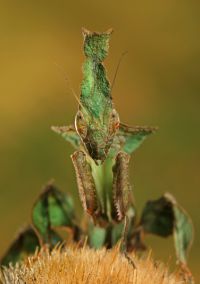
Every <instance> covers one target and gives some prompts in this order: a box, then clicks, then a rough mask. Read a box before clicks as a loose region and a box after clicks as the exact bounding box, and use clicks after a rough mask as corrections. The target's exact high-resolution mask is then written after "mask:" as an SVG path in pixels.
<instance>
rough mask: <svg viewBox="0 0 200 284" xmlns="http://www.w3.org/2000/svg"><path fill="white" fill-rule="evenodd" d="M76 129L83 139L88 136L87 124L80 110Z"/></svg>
mask: <svg viewBox="0 0 200 284" xmlns="http://www.w3.org/2000/svg"><path fill="white" fill-rule="evenodd" d="M75 128H76V131H77V132H78V134H79V135H80V136H81V138H82V139H85V138H86V136H87V124H86V121H85V119H84V117H83V114H82V112H81V111H80V110H79V111H78V112H77V114H76V117H75Z"/></svg>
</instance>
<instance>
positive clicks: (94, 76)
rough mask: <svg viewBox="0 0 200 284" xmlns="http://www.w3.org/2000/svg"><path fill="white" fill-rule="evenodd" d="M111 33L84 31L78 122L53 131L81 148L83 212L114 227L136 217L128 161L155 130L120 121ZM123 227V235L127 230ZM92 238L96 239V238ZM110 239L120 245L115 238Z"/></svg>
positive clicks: (76, 161) (78, 160)
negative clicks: (111, 73) (109, 65)
mask: <svg viewBox="0 0 200 284" xmlns="http://www.w3.org/2000/svg"><path fill="white" fill-rule="evenodd" d="M111 33H112V31H111V30H109V31H107V32H105V33H96V32H94V33H92V32H89V31H87V30H85V29H84V30H83V36H84V54H85V57H86V59H85V62H84V64H83V81H82V84H81V94H80V101H79V106H78V112H77V114H76V116H75V123H74V125H71V126H68V127H67V126H64V127H52V129H53V130H54V131H55V132H57V133H60V134H61V135H62V136H63V137H64V138H65V140H67V141H68V142H70V143H71V144H72V145H73V146H74V147H75V148H76V149H77V151H76V152H75V153H74V154H73V155H72V161H73V164H74V167H75V171H76V177H77V183H78V189H79V194H80V199H81V201H82V205H83V208H84V210H85V211H86V212H87V213H88V214H89V215H90V216H91V217H92V218H93V220H94V223H95V224H98V225H99V226H100V227H109V226H112V228H114V227H113V224H116V223H122V225H123V222H122V221H123V220H124V218H125V217H126V216H129V218H132V219H133V218H134V215H135V209H134V204H133V196H132V188H131V185H130V184H129V177H128V165H129V158H130V154H131V153H132V152H134V151H135V150H136V149H137V148H138V147H139V145H140V144H141V143H142V142H143V140H144V139H145V138H146V136H148V135H149V134H151V133H153V132H154V131H155V128H152V127H138V126H136V127H129V126H127V125H125V124H122V123H120V119H119V115H118V113H117V111H116V110H115V108H114V105H113V101H112V94H111V86H110V83H109V81H108V79H107V75H106V70H105V67H104V65H103V61H104V59H105V58H106V56H107V55H108V49H109V40H110V36H111ZM127 226H128V224H127ZM120 228H121V229H120V230H121V231H122V229H123V226H121V227H120ZM107 231H109V230H107ZM111 231H112V229H111ZM118 231H119V229H118ZM90 235H91V238H92V235H93V234H90ZM101 235H102V236H103V235H104V234H101ZM115 235H117V232H116V233H115ZM118 235H119V236H120V234H118ZM106 238H107V239H108V236H104V239H102V242H108V240H106ZM109 238H110V239H113V240H115V241H114V242H116V241H117V238H116V237H115V236H113V237H112V236H109ZM91 241H92V240H91ZM110 243H111V244H113V242H112V241H110Z"/></svg>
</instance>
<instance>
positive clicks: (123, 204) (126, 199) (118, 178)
mask: <svg viewBox="0 0 200 284" xmlns="http://www.w3.org/2000/svg"><path fill="white" fill-rule="evenodd" d="M129 159H130V156H129V155H128V154H126V153H124V152H119V153H118V155H117V157H116V162H115V165H114V166H113V187H112V191H113V207H114V210H113V217H114V219H115V220H116V221H117V222H122V220H124V230H123V232H122V236H121V237H122V240H121V251H122V253H124V255H125V257H126V258H127V260H128V261H129V262H130V264H131V265H132V266H133V267H134V268H136V266H135V263H134V261H133V260H132V259H131V258H130V256H129V255H128V254H127V237H128V230H129V222H130V220H129V217H128V209H129V208H130V206H131V205H133V196H132V188H131V185H130V183H129V175H128V166H129Z"/></svg>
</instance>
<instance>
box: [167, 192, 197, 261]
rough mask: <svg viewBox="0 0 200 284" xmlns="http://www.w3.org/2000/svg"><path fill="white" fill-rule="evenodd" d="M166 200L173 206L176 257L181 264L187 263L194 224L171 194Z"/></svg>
mask: <svg viewBox="0 0 200 284" xmlns="http://www.w3.org/2000/svg"><path fill="white" fill-rule="evenodd" d="M165 198H167V199H168V200H170V201H171V203H172V205H173V212H174V220H175V223H174V242H175V248H176V255H177V258H178V259H179V261H180V262H182V263H186V257H187V252H188V250H189V249H190V247H191V244H192V241H193V235H194V230H193V224H192V221H191V219H190V217H189V216H188V214H187V212H186V211H185V210H184V209H183V208H182V207H181V206H180V205H179V204H177V202H176V200H175V198H174V197H173V196H172V195H171V194H169V193H167V194H165Z"/></svg>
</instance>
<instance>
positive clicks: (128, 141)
mask: <svg viewBox="0 0 200 284" xmlns="http://www.w3.org/2000/svg"><path fill="white" fill-rule="evenodd" d="M156 130H157V128H156V127H148V126H133V127H131V126H128V125H125V124H122V123H120V127H119V131H118V132H117V134H116V136H115V139H114V142H113V145H112V146H111V149H110V152H109V156H110V157H113V156H115V155H116V153H117V152H119V151H124V152H126V153H127V154H129V155H130V154H132V153H133V152H134V151H135V150H136V149H137V148H138V147H139V146H140V145H141V144H142V143H143V141H144V140H145V139H146V138H147V136H148V135H150V134H152V133H154V132H155V131H156Z"/></svg>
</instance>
